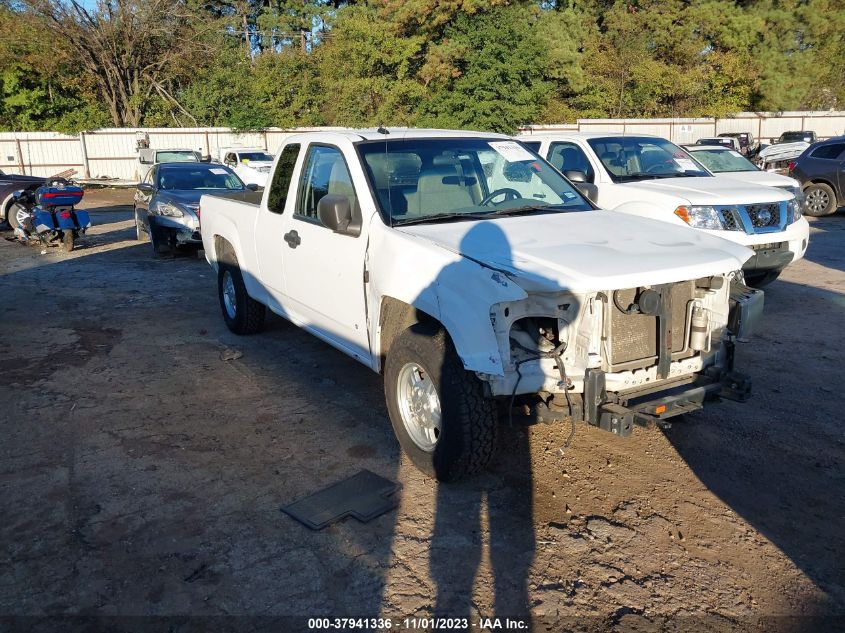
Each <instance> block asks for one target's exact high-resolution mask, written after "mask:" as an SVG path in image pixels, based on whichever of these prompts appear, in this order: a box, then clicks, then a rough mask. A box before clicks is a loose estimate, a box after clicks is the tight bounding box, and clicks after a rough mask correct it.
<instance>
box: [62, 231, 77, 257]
mask: <svg viewBox="0 0 845 633" xmlns="http://www.w3.org/2000/svg"><path fill="white" fill-rule="evenodd" d="M75 241H76V236H75V235H74V234H73V231H65V232H64V233H62V248H63V249H64V250H65V251H67V252H68V253H70V252H71V251H72V250H73V247H74V245H75V244H74V243H75Z"/></svg>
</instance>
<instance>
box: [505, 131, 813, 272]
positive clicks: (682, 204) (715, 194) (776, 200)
mask: <svg viewBox="0 0 845 633" xmlns="http://www.w3.org/2000/svg"><path fill="white" fill-rule="evenodd" d="M519 138H520V140H521V141H522V142H523V143H525V144H526V145H527V146H529V147H531V149H533V150H534V151H536V152H538V153H539V154H540V155H541V156H543V157H545V158H546V159H547V160H548V161H549V162H550V163H551V164H552V165H554V166H555V167H556V168H557V169H558V170H560V171H561V172H563V174H564V175H565V176H567V177H568V178H569V179H570V180H571V181H573V182H586V183H592V184H593V185H595V189H594V190H593V191H594V195H595V202H596V203H597V204H598V205H599V206H600V207H601V208H603V209H612V210H614V211H621V212H623V213H629V214H632V215H639V216H643V217H647V218H654V219H657V220H663V221H664V222H671V223H674V224H687V225H689V226H692V227H694V228H697V229H701V230H704V231H706V232H708V233H711V234H713V235H718V236H719V237H723V238H725V239H728V240H731V241H732V242H736V243H737V244H742V245H743V246H747V247H749V248H751V249H753V250H754V257H752V258H750V259H749V260H748V261H747V262H746V264H745V266H744V267H743V271H744V276H745V281H746V283H748V284H749V285H752V286H757V287H760V286H764V285H766V284H768V283H770V282H772V281H774V280H775V279H777V277H778V275H780V273H781V271H782V270H783V269H784V268H785V267H786V266H787V265H788V264H790V263H792V262H795V261H798V260H799V259H801V258H802V257H804V252H805V251H806V250H807V244H808V242H809V239H810V226H809V224H807V220H805V219H804V217H803V215H802V202H801V201H800V200H796V198H795V195H794V194H793V193H792V192H788V191H785V190H783V189H776V188H772V187H766V186H762V185H753V184H747V183H740V182H734V181H726V180H725V179H723V178H717V177H714V176H713V174H711V173H710V172H708V171H706V170H705V169H703V168H702V167H701V165H700V164H698V163H697V162H696V161H694V160H693V159H692V158H691V157H690V156H689V154H688V153H687V152H686V151H684V150H683V149H681V148H680V147H678V146H677V145H675V144H673V143H670V142H669V141H667V140H666V139H663V138H660V137H657V136H646V135H643V134H636V135H628V134H625V135H621V134H613V133H558V132H540V133H532V134H525V135H522V136H520V137H519Z"/></svg>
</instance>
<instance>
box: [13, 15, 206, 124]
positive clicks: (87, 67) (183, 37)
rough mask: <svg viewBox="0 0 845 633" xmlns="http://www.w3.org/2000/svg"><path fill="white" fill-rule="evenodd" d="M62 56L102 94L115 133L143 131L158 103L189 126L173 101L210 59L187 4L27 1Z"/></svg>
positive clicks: (198, 21)
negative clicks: (198, 64) (197, 65)
mask: <svg viewBox="0 0 845 633" xmlns="http://www.w3.org/2000/svg"><path fill="white" fill-rule="evenodd" d="M22 4H23V5H24V6H26V7H27V8H28V10H29V11H30V12H31V13H32V14H33V15H34V16H36V17H38V18H41V20H42V22H41V23H42V24H43V25H44V27H45V28H46V29H48V30H49V31H50V32H51V33H52V35H53V36H54V39H56V40H64V41H67V42H68V43H70V46H68V47H67V50H65V51H62V53H63V54H64V55H66V56H67V57H68V59H69V60H70V61H72V62H76V63H78V64H80V66H81V67H82V69H83V70H84V72H86V73H87V74H88V76H89V77H90V78H91V80H92V81H93V82H94V84H95V85H96V88H97V92H98V94H99V96H100V98H101V99H102V100H103V102H104V103H105V105H106V107H107V109H108V112H109V114H110V116H111V119H112V122H113V123H114V125H116V126H138V125H140V124H141V122H142V120H143V117H144V110H145V108H146V107H147V106H148V105H149V103H150V101H151V99H152V98H153V96H154V95H156V96H158V97H159V98H161V99H162V100H164V101H165V102H167V103H169V104H171V105H172V106H173V107H174V108H175V109H177V110H179V111H180V112H182V114H184V115H185V116H186V117H187V118H188V119H192V118H193V117H192V116H191V115H190V113H189V112H188V111H187V110H185V109H184V107H183V106H182V105H181V104H180V103H179V102H178V101H177V99H176V97H175V96H174V95H173V92H174V86H175V85H176V84H178V83H179V81H180V80H184V79H187V78H188V77H189V76H190V74H191V72H192V71H191V69H192V66H193V65H194V62H195V61H196V60H199V59H201V54H202V53H203V52H207V49H208V47H207V45H206V43H205V41H204V38H203V37H202V35H203V31H204V29H203V23H202V21H201V20H199V19H198V16H197V15H196V14H195V13H194V12H193V11H191V10H190V8H189V7H188V5H187V4H186V3H185V1H184V0H139V1H134V0H100V1H99V3H98V5H97V7H96V8H95V9H90V10H89V9H87V8H86V5H85V4H83V3H82V2H81V1H79V0H22Z"/></svg>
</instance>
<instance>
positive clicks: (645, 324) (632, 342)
mask: <svg viewBox="0 0 845 633" xmlns="http://www.w3.org/2000/svg"><path fill="white" fill-rule="evenodd" d="M608 296H610V297H612V294H610V293H609V294H608ZM636 296H637V289H636V288H630V289H628V290H619V291H617V292H616V302H614V301H613V299H612V298H611V300H610V302H609V303H610V305H609V310H610V328H609V331H608V339H609V340H608V343H609V344H608V351H609V354H610V358H608V362H609V364H610V366H611V370H612V371H613V370H619V369H633V368H637V367H647V366H649V365H653V364H655V363H656V362H657V354H658V349H657V343H658V319H657V317H656V316H646V315H643V314H625V312H623V311H622V310H620V309H619V308H618V307H617V306H616V303H619V305H621V306H622V307H623V308H627V306H629V305H631V304H632V303H633V302H634V300H635V298H636ZM694 298H695V282H693V281H684V282H679V283H677V284H673V285H672V332H673V336H672V346H671V347H672V352H673V353H679V352H681V351H682V350H683V349H684V347H685V342H686V340H687V332H686V319H687V304H688V303H689V302H690V301H691V300H692V299H694Z"/></svg>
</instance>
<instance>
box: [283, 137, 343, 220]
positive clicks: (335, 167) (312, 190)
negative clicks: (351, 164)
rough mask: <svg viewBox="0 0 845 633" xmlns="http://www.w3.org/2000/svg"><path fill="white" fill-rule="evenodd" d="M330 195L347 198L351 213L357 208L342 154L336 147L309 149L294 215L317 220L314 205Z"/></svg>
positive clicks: (320, 146) (321, 146) (316, 146)
mask: <svg viewBox="0 0 845 633" xmlns="http://www.w3.org/2000/svg"><path fill="white" fill-rule="evenodd" d="M329 194H332V195H335V196H346V197H347V198H348V199H349V207H350V208H351V209H354V208H355V206H356V204H357V197H356V196H355V189H354V188H353V186H352V178H351V177H350V175H349V169H347V167H346V161H344V160H343V154H342V153H341V151H340V150H339V149H337V148H336V147H327V146H325V145H312V146H311V147H310V148H309V149H308V157H307V158H306V159H305V169H303V171H302V182H301V183H300V186H299V199H298V200H297V204H296V215H298V216H300V217H302V218H309V219H313V220H317V219H318V216H317V205H318V204H320V200H321V199H322V198H323V196H326V195H329Z"/></svg>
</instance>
